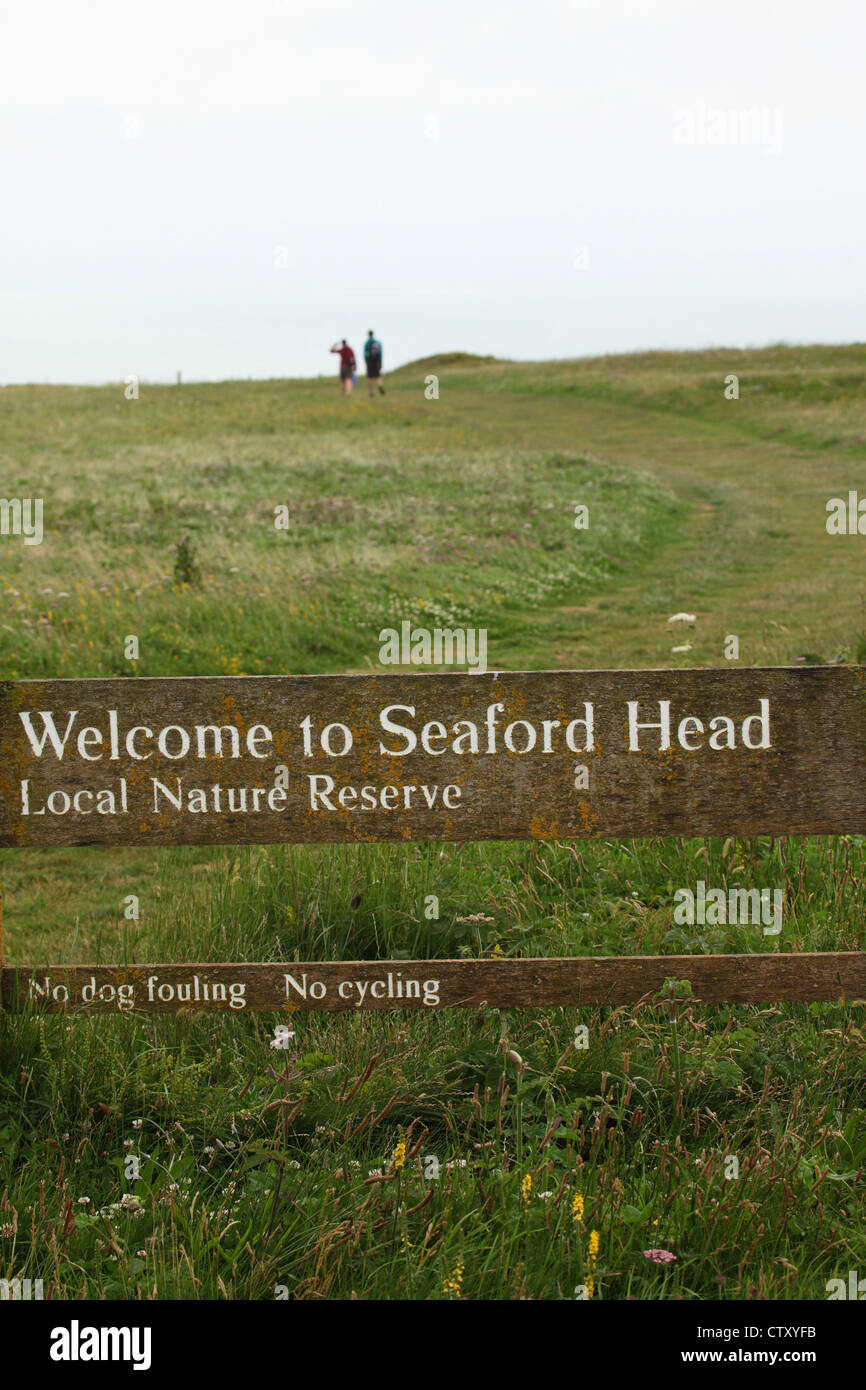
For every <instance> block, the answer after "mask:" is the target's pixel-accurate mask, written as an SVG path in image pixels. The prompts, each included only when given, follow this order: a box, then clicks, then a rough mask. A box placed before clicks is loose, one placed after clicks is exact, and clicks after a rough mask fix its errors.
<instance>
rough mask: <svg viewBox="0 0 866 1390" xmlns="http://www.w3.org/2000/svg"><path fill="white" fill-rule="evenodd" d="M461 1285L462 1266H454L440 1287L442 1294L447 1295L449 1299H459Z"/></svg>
mask: <svg viewBox="0 0 866 1390" xmlns="http://www.w3.org/2000/svg"><path fill="white" fill-rule="evenodd" d="M462 1283H463V1266H462V1265H455V1266H454V1268H453V1269H452V1271H451V1273H450V1274H449V1275H448V1277H447V1279H446V1280H445V1281H444V1283H443V1285H442V1292H443V1293H447V1294H448V1295H449V1296H450V1297H451V1298H459V1297H460V1287H461V1285H462Z"/></svg>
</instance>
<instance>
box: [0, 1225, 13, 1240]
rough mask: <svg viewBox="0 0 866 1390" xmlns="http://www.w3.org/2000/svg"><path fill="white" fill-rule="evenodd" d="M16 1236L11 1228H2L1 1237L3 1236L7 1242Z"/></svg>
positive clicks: (0, 1229)
mask: <svg viewBox="0 0 866 1390" xmlns="http://www.w3.org/2000/svg"><path fill="white" fill-rule="evenodd" d="M14 1234H15V1233H14V1231H13V1230H12V1227H11V1226H0V1236H3V1238H4V1239H5V1240H9V1239H11V1237H12V1236H13V1235H14Z"/></svg>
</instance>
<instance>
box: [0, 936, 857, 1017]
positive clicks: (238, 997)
mask: <svg viewBox="0 0 866 1390" xmlns="http://www.w3.org/2000/svg"><path fill="white" fill-rule="evenodd" d="M671 977H674V978H676V979H678V980H689V981H690V982H691V985H692V991H693V997H694V998H696V999H699V1000H701V1001H703V1002H705V1003H729V1004H748V1003H761V1002H766V1001H769V1000H782V999H785V1000H807V1001H811V1000H819V999H857V1000H861V1001H866V952H862V951H839V952H826V953H822V952H816V953H811V952H808V953H802V954H790V955H777V954H772V955H770V954H767V955H731V956H614V957H606V956H605V957H602V956H598V957H596V956H587V957H582V956H581V957H567V958H558V959H532V960H429V961H423V960H415V961H407V960H390V961H389V960H380V961H304V962H294V963H293V962H284V963H280V964H267V965H265V964H249V963H242V964H211V963H207V962H205V963H190V964H186V965H135V966H96V965H79V966H72V967H69V966H67V967H64V966H48V967H44V968H43V967H33V966H26V967H19V968H17V969H16V968H13V967H7V968H6V969H4V970H3V972H2V998H3V1007H4V1008H5V1009H8V1010H19V1009H21V1008H22V1007H25V1006H26V1005H27V1001H28V1000H31V1001H32V1002H33V1004H34V1005H35V1006H36V1007H39V1008H46V1009H49V1010H52V1011H67V1010H68V1011H76V1012H78V1011H82V1010H83V1011H85V1012H91V1013H101V1014H108V1013H117V1012H118V1011H120V1012H126V1013H128V1012H138V1011H139V1010H143V1011H146V1012H156V1013H177V1012H181V1011H186V1012H197V1011H200V1010H210V1011H216V1012H220V1013H232V1012H235V1013H240V1012H242V1011H248V1012H249V1011H252V1012H269V1011H273V1012H277V1013H283V1014H289V1013H292V1012H294V1011H296V1010H310V1009H312V1010H322V1011H326V1012H336V1011H338V1010H353V1009H359V1008H361V1009H380V1010H381V1009H405V1008H408V1009H415V1010H418V1011H420V1012H425V1011H427V1010H429V1011H435V1010H437V1009H440V1008H475V1009H478V1008H484V1007H488V1008H526V1007H533V1006H560V1007H571V1008H574V1007H578V1006H581V1005H584V1006H587V1005H595V1004H633V1003H635V1002H636V1001H637V1000H639V999H642V998H644V997H645V996H647V995H652V994H654V993H655V992H656V991H657V990H659V989H661V988H662V986H663V985H664V982H665V980H666V979H669V978H671Z"/></svg>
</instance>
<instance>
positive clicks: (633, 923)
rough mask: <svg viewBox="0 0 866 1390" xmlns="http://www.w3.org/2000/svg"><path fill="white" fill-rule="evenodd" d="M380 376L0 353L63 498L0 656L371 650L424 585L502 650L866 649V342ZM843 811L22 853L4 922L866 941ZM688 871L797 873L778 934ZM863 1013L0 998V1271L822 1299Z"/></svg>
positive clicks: (288, 659) (857, 1201) (49, 947)
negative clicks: (132, 904)
mask: <svg viewBox="0 0 866 1390" xmlns="http://www.w3.org/2000/svg"><path fill="white" fill-rule="evenodd" d="M431 375H433V376H436V377H437V378H438V398H436V399H427V396H426V395H425V381H426V380H427V379H428V378H429V377H430V376H431ZM731 375H735V376H736V377H737V378H738V389H739V397H738V399H727V398H726V396H725V383H726V378H729V377H730V376H731ZM386 384H387V387H388V394H387V395H386V396H385V397H384V398H379V397H377V398H376V399H375V400H372V401H371V400H368V398H367V396H366V392H365V391H364V390H363V382H361V383H359V388H358V390H357V391H356V393H355V394H354V395H353V396H352V397H351V398H349V399H343V398H341V397H340V395H339V391H338V384H337V382H336V380H333V381H329V380H317V381H278V380H274V381H265V382H221V383H214V384H202V385H183V386H180V387H176V386H153V387H151V386H148V385H147V384H146V383H142V384H141V387H140V394H139V398H138V399H133V400H128V399H126V397H125V394H124V387H123V385H122V384H118V385H114V386H107V387H103V388H83V387H17V386H14V387H6V388H3V389H0V496H4V497H16V496H18V497H42V498H43V499H44V508H45V520H44V525H45V537H44V541H43V543H42V544H41V545H40V546H32V547H31V546H24V545H22V544H21V542H20V540H18V539H16V538H11V537H5V536H2V537H0V597H2V605H0V679H15V678H21V677H48V676H79V677H81V676H107V675H117V676H128V677H130V678H134V677H135V676H138V675H151V676H153V675H217V674H259V673H266V672H322V671H348V670H369V669H377V666H378V662H377V656H378V650H379V642H378V634H379V631H380V629H381V628H382V627H384V626H397V625H399V622H400V621H401V619H404V618H409V619H412V620H413V621H415V622H416V623H419V622H420V623H423V624H424V625H425V626H428V627H433V626H449V625H451V626H453V625H460V626H473V627H483V628H486V629H487V631H488V634H489V637H488V664H489V665H490V667H491V668H493V669H545V668H551V667H562V668H572V667H573V668H581V667H583V668H601V667H620V668H625V667H667V666H721V665H723V664H726V663H725V657H724V644H725V638H726V637H727V636H728V635H730V634H734V635H736V636H738V638H739V651H740V657H739V660H740V664H743V665H749V666H760V665H776V664H791V663H793V662H795V661H796V660H797V659H798V658H800V657H804V656H807V657H808V658H809V659H812V660H815V659H820V660H831V659H832V660H843V661H852V660H863V659H864V657H866V637H864V634H866V613H864V601H866V568H864V556H866V539H864V538H863V537H859V536H858V537H849V536H829V535H828V534H827V531H826V528H825V521H826V510H825V509H826V503H827V500H828V499H829V498H830V497H834V496H845V495H846V494H847V493H848V491H849V490H850V489H859V492H860V495H861V496H864V495H866V422H864V415H863V400H864V396H866V391H864V387H866V345H852V346H846V347H799V348H794V347H786V346H780V347H773V348H769V349H764V350H760V351H757V350H755V351H751V350H747V351H743V350H736V349H718V350H714V351H712V352H700V353H645V354H634V355H629V356H622V357H607V358H586V359H580V360H577V361H556V362H548V363H537V362H533V363H515V362H503V361H498V360H496V359H494V358H488V357H483V358H476V357H473V356H471V355H468V354H463V353H446V354H441V355H439V356H437V357H431V358H427V359H424V360H422V361H420V362H416V363H412V364H409V365H407V366H406V367H404V368H401V369H400V370H399V371H397V372H394V373H392V374H390V375H389V376H388V377H387V378H386ZM579 503H583V504H585V505H586V506H588V507H589V509H590V526H589V529H588V530H580V531H579V530H576V529H575V528H574V524H573V522H574V508H575V506H576V505H577V504H579ZM282 506H287V507H288V509H289V517H290V524H289V527H288V530H277V529H276V528H275V525H274V515H275V508H278V507H282ZM683 610H685V611H687V612H689V613H692V614H695V615H696V621H695V623H694V624H689V625H682V624H680V625H676V626H675V627H673V628H672V627H671V625H669V623H668V618H669V617H670V615H672V614H673V613H676V612H680V611H683ZM128 635H135V636H137V638H138V641H139V648H140V657H139V659H138V660H137V661H135V662H131V661H128V660H126V659H125V657H124V643H125V639H126V637H127V636H128ZM675 647H684V648H687V650H683V651H678V652H675V651H674V650H673V648H675ZM863 846H864V837H863V836H850V837H845V838H844V839H839V840H832V841H831V840H822V841H804V840H799V839H798V840H794V839H789V840H785V841H781V842H780V841H775V842H771V841H769V840H749V841H734V840H726V841H724V842H721V841H713V840H708V841H703V840H694V841H688V842H684V843H678V842H654V843H652V844H650V843H648V842H632V843H622V844H618V843H606V842H600V843H591V844H583V843H580V844H572V845H567V844H531V845H526V844H516V845H480V846H479V845H463V846H460V845H447V846H442V847H440V846H438V845H422V846H374V845H365V846H345V847H336V848H327V849H325V850H322V849H317V848H310V847H305V846H286V847H267V848H256V849H225V848H204V849H201V848H189V849H177V850H165V849H163V850H155V849H154V850H148V849H133V850H123V851H120V850H117V851H109V850H96V849H77V850H57V851H52V852H44V851H43V852H40V853H38V854H37V853H35V852H32V851H15V852H12V851H0V874H2V881H3V886H4V906H5V925H6V956H7V960H11V961H13V962H22V963H23V962H26V961H34V960H41V961H44V960H48V959H51V960H52V961H54V962H60V961H63V960H68V961H73V960H76V961H89V960H102V961H122V960H124V959H136V960H139V961H142V960H148V959H161V960H183V959H199V960H201V959H222V960H225V959H259V960H291V959H309V958H310V957H312V956H319V957H321V958H326V957H328V958H332V959H353V958H354V959H363V958H368V957H369V958H373V957H377V956H380V957H385V956H390V957H393V956H400V955H403V956H405V957H418V956H427V955H429V956H432V957H435V956H456V955H459V954H467V955H489V954H491V953H493V952H495V953H496V954H500V953H502V954H507V955H521V954H523V955H530V954H550V955H559V954H570V953H575V952H578V953H586V954H600V953H611V954H615V953H618V952H623V953H627V952H644V951H645V952H655V951H661V952H670V953H674V954H675V953H680V954H681V953H683V952H687V951H697V952H700V951H742V950H756V951H760V950H778V949H782V950H802V949H811V948H815V949H855V948H862V945H863V928H862V922H863V908H864V902H863V898H864V891H866V890H864V878H863V868H864V863H863V859H864V850H863ZM696 876H701V877H703V878H705V879H706V880H707V881H708V882H713V883H717V884H718V885H719V886H725V887H726V886H727V884H728V881H729V880H730V881H731V883H734V882H736V883H741V884H742V885H743V886H747V887H748V886H752V885H754V886H775V887H783V888H784V889H785V892H786V916H785V926H784V930H783V934H782V936H781V938H779V939H778V940H775V941H774V940H768V939H765V938H763V937H762V936H761V935H760V933H759V931H758V930H757V929H755V928H733V929H727V930H724V931H723V930H721V929H715V930H713V929H701V928H695V929H683V928H675V927H674V925H673V922H672V895H673V892H674V890H675V888H676V887H679V886H689V885H691V884H693V882H694V879H695V877H696ZM429 893H435V894H436V895H437V896H438V897H439V900H440V904H441V909H440V911H441V915H440V919H439V921H438V922H429V921H427V920H426V919H425V917H424V915H423V903H424V899H425V896H426V895H427V894H429ZM129 894H135V895H136V896H138V897H139V899H140V903H141V917H140V920H138V921H127V920H125V918H124V917H123V909H122V904H123V900H124V898H125V897H126V896H127V895H129ZM863 1020H864V1009H863V1007H862V1006H853V1005H852V1006H844V1007H843V1006H835V1005H823V1004H822V1005H818V1004H816V1005H811V1006H805V1005H803V1006H800V1005H786V1006H782V1005H779V1006H773V1007H766V1008H758V1007H737V1008H727V1009H711V1008H701V1007H686V1006H682V1007H681V1008H680V1010H679V1013H678V1014H677V1013H671V1012H670V1011H669V1010H668V1008H667V1007H662V1006H655V1007H652V1006H647V1007H644V1008H641V1009H636V1010H629V1011H624V1010H616V1011H613V1010H609V1009H608V1010H605V1009H602V1010H598V1009H596V1010H585V1011H582V1012H581V1013H580V1015H579V1016H578V1015H576V1014H575V1013H574V1012H573V1011H572V1012H569V1011H565V1010H553V1009H550V1010H544V1011H530V1012H523V1013H520V1012H511V1013H508V1012H501V1013H500V1012H498V1011H490V1012H489V1013H484V1014H479V1015H477V1016H474V1015H473V1016H465V1017H461V1016H459V1015H458V1014H456V1013H455V1014H448V1013H443V1014H442V1015H438V1016H434V1017H432V1018H427V1017H425V1018H423V1019H416V1018H414V1017H408V1016H403V1015H398V1014H394V1015H390V1016H383V1017H381V1018H378V1017H376V1016H375V1015H359V1016H357V1017H344V1016H335V1017H334V1018H333V1019H324V1018H322V1017H317V1016H314V1015H306V1016H305V1017H303V1018H302V1019H301V1021H300V1023H299V1024H298V1025H297V1037H296V1038H295V1039H294V1040H293V1043H292V1050H290V1051H289V1052H288V1053H283V1052H274V1051H272V1050H271V1048H270V1045H269V1044H270V1040H271V1038H272V1023H273V1020H270V1019H268V1018H265V1017H259V1018H255V1017H239V1018H238V1017H232V1018H230V1019H227V1020H223V1019H219V1018H216V1019H215V1018H214V1017H213V1016H211V1017H210V1018H205V1017H198V1018H187V1019H178V1020H175V1021H172V1020H157V1019H153V1018H151V1019H138V1020H136V1019H117V1020H93V1021H89V1020H87V1019H82V1020H78V1021H76V1023H75V1025H74V1027H70V1026H69V1025H68V1024H67V1023H65V1022H63V1021H62V1020H60V1019H46V1020H42V1021H38V1020H33V1019H15V1020H10V1019H5V1020H3V1021H2V1023H0V1030H2V1049H0V1055H2V1067H0V1075H2V1079H0V1228H2V1230H3V1231H5V1230H6V1229H7V1227H8V1228H9V1229H10V1230H11V1229H12V1227H13V1226H14V1232H13V1234H12V1235H8V1234H4V1235H0V1278H3V1277H7V1278H11V1277H13V1276H14V1275H16V1274H17V1275H21V1276H22V1277H23V1276H30V1277H42V1278H43V1279H44V1280H45V1283H46V1290H48V1288H49V1286H50V1288H51V1293H52V1296H53V1297H64V1296H66V1297H71V1296H81V1295H86V1296H88V1297H93V1298H101V1297H111V1296H129V1297H145V1298H146V1297H151V1296H158V1297H181V1298H195V1297H239V1298H273V1297H274V1289H275V1287H276V1286H280V1288H284V1289H285V1290H286V1291H287V1292H288V1295H289V1296H290V1297H293V1298H307V1297H312V1298H321V1297H330V1298H348V1297H351V1296H352V1295H356V1296H357V1297H358V1298H391V1297H395V1298H402V1297H411V1298H425V1299H426V1298H454V1297H458V1296H460V1297H463V1298H468V1299H473V1298H524V1297H525V1298H572V1297H573V1296H574V1289H575V1287H576V1286H577V1285H579V1284H584V1285H585V1284H586V1283H587V1280H592V1281H593V1285H592V1295H593V1297H595V1298H623V1297H626V1296H628V1295H629V1294H632V1295H634V1296H636V1297H641V1298H667V1297H677V1298H683V1297H686V1298H704V1299H713V1298H719V1297H723V1298H746V1297H752V1296H761V1297H770V1298H777V1299H784V1298H804V1297H805V1298H823V1297H824V1296H825V1292H824V1285H825V1282H826V1281H827V1280H828V1279H830V1278H833V1277H836V1276H837V1275H840V1276H841V1277H842V1278H847V1271H848V1269H849V1268H857V1267H858V1262H859V1267H860V1269H863V1268H864V1267H866V1235H864V1226H863V1219H862V1218H863V1197H862V1177H863V1169H864V1163H866V1113H864V1075H863V1066H862V1053H863V1035H862V1028H863ZM576 1022H581V1023H586V1024H587V1025H588V1028H589V1046H588V1047H587V1048H586V1049H578V1050H575V1048H574V1046H573V1042H574V1026H575V1023H576ZM509 1049H511V1050H512V1051H513V1052H516V1054H518V1055H519V1057H520V1058H522V1062H521V1063H518V1062H515V1061H514V1060H513V1059H509V1057H508V1056H507V1055H506V1054H507V1053H508V1051H509ZM371 1059H375V1061H374V1065H373V1068H372V1071H370V1072H369V1074H368V1075H367V1076H366V1077H365V1079H364V1080H362V1081H361V1082H360V1084H356V1083H358V1079H359V1078H360V1077H362V1076H364V1074H365V1071H366V1069H367V1067H368V1065H369V1063H370V1062H371ZM285 1098H288V1099H289V1100H290V1101H291V1102H292V1104H291V1105H290V1106H289V1107H281V1106H278V1107H277V1108H273V1106H274V1102H276V1101H278V1100H280V1099H285ZM289 1112H291V1116H292V1118H291V1119H290V1120H289V1119H286V1115H287V1114H288V1113H289ZM556 1119H559V1120H560V1124H559V1125H558V1126H557V1127H556V1129H555V1131H554V1133H553V1135H550V1134H549V1130H550V1127H551V1125H552V1123H553V1121H554V1120H556ZM401 1142H405V1143H406V1144H407V1147H408V1151H409V1154H410V1159H409V1161H408V1162H407V1163H406V1165H405V1167H401V1168H396V1169H395V1168H394V1166H393V1162H392V1159H393V1155H394V1152H395V1150H396V1149H397V1145H398V1144H399V1143H401ZM416 1144H419V1145H420V1147H418V1148H417V1150H416ZM130 1154H132V1155H133V1156H137V1157H138V1158H139V1160H140V1176H139V1178H138V1179H137V1180H134V1181H133V1180H131V1179H130V1178H129V1177H128V1176H127V1175H126V1171H125V1167H124V1163H125V1159H126V1158H127V1157H128V1156H129V1155H130ZM732 1155H733V1156H735V1157H736V1158H737V1159H738V1164H739V1174H740V1176H739V1177H737V1178H727V1177H726V1176H725V1172H726V1159H727V1158H729V1157H730V1156H732ZM422 1160H423V1162H422ZM728 1166H730V1165H728ZM377 1170H381V1172H377ZM434 1170H435V1172H436V1173H438V1176H433V1174H434ZM527 1175H529V1176H530V1177H531V1178H532V1183H531V1185H530V1191H529V1195H528V1196H526V1197H524V1195H523V1194H524V1193H526V1191H527V1188H526V1185H525V1179H526V1177H527ZM40 1184H42V1193H41V1195H40ZM544 1193H548V1194H550V1195H547V1196H543V1195H541V1194H544ZM82 1197H87V1198H89V1200H88V1201H86V1202H82V1201H81V1198H82ZM576 1197H580V1198H581V1199H582V1208H581V1204H580V1203H578V1204H577V1206H575V1198H576ZM13 1209H14V1212H15V1213H16V1215H15V1217H14V1220H13V1217H12V1216H11V1215H9V1216H8V1218H7V1216H6V1215H4V1214H3V1213H7V1212H10V1213H11V1212H12V1210H13ZM581 1209H582V1211H583V1216H582V1219H575V1218H576V1215H577V1214H578V1212H579V1211H580V1210H581ZM592 1231H597V1232H598V1245H599V1251H598V1255H597V1257H593V1256H592V1255H591V1254H590V1248H591V1247H590V1233H591V1232H592ZM594 1244H595V1242H593V1247H594ZM648 1247H664V1248H666V1249H668V1250H671V1251H673V1252H675V1253H676V1255H677V1259H676V1261H675V1262H672V1263H669V1264H667V1265H664V1266H661V1265H655V1264H653V1263H652V1262H651V1261H649V1260H647V1259H646V1258H645V1257H644V1256H643V1254H642V1252H643V1250H644V1249H646V1248H648ZM456 1271H460V1272H459V1274H458V1273H456Z"/></svg>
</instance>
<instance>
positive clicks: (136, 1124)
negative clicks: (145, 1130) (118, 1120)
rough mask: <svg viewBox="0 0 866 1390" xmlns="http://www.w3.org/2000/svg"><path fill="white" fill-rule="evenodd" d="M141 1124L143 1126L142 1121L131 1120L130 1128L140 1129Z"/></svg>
mask: <svg viewBox="0 0 866 1390" xmlns="http://www.w3.org/2000/svg"><path fill="white" fill-rule="evenodd" d="M143 1124H144V1121H143V1120H133V1122H132V1128H133V1129H141V1126H142V1125H143Z"/></svg>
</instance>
